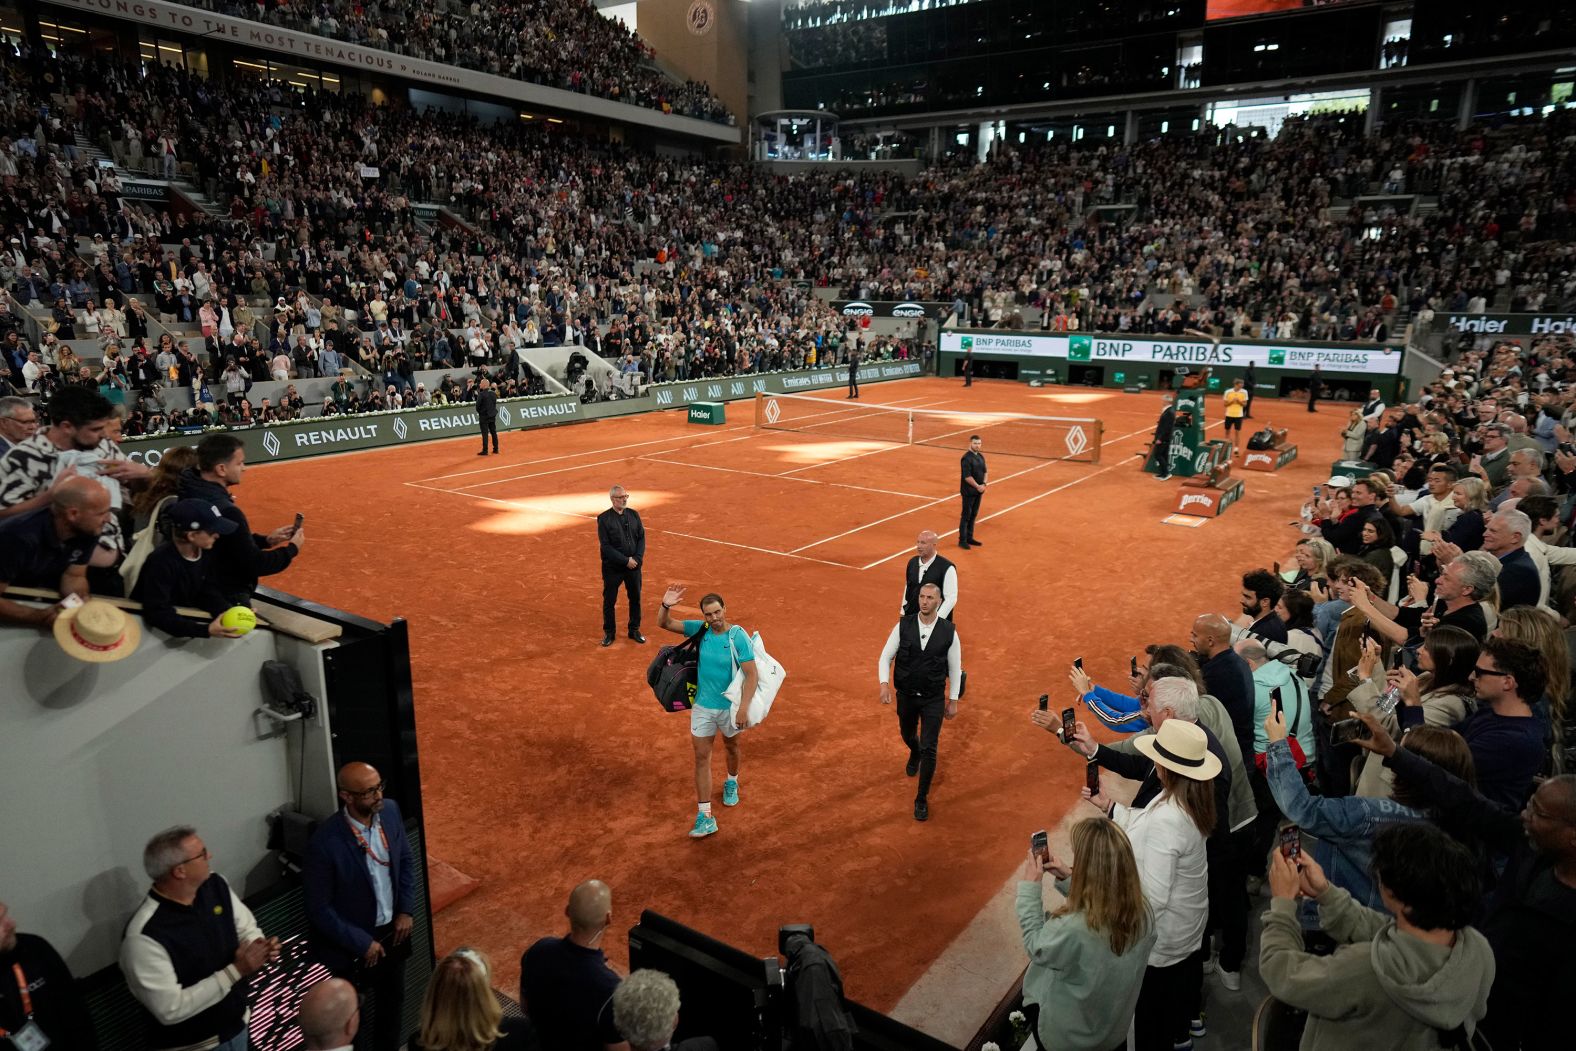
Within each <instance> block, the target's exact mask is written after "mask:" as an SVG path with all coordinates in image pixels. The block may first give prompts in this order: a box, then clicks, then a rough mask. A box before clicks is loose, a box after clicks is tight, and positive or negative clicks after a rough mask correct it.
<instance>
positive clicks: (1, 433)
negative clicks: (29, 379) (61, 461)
mask: <svg viewBox="0 0 1576 1051" xmlns="http://www.w3.org/2000/svg"><path fill="white" fill-rule="evenodd" d="M37 433H38V410H37V409H35V408H34V407H33V400H32V399H31V398H16V397H11V398H0V456H4V455H5V454H6V453H7V452H8V451H9V450H10V448H11V446H13V445H15V444H16V443H17V442H20V441H22V440H24V439H26V438H31V437H32V436H33V435H35V434H37Z"/></svg>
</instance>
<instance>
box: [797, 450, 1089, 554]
mask: <svg viewBox="0 0 1576 1051" xmlns="http://www.w3.org/2000/svg"><path fill="white" fill-rule="evenodd" d="M1061 462H1062V461H1060V460H1046V461H1044V462H1043V463H1037V464H1035V465H1034V466H1033V467H1025V468H1024V469H1023V470H1021V471H1017V472H1014V473H1013V474H1009V475H1007V476H1006V477H1005V478H1001V479H998V481H1002V482H1005V481H1008V480H1010V479H1013V478H1016V477H1018V475H1020V474H1028V473H1029V472H1031V471H1038V470H1040V469H1042V468H1045V467H1049V466H1051V464H1053V463H1061ZM959 495H960V494H958V493H948V494H947V495H946V496H938V497H936V498H935V499H934V500H930V501H928V502H926V503H923V504H920V505H919V506H918V507H911V508H909V509H908V510H907V511H899V512H898V513H897V514H895V515H887V516H886V517H885V518H878V519H877V520H876V521H874V522H869V523H867V524H865V525H862V526H855V527H854V528H852V529H849V530H845V531H844V532H841V533H838V534H837V535H836V536H829V537H827V538H826V539H825V540H817V541H816V542H815V543H813V544H805V545H804V546H803V547H796V548H794V549H793V550H792V551H790V552H789V554H798V553H799V552H800V551H808V550H809V549H810V548H812V547H820V546H821V545H822V544H830V543H831V542H832V541H834V540H841V539H842V538H843V537H845V536H852V535H853V534H855V533H862V532H864V531H865V530H866V529H870V528H871V527H873V526H878V525H881V524H882V523H884V522H890V521H892V519H894V518H902V517H903V516H904V515H911V514H913V513H914V512H915V511H923V510H924V509H925V508H927V507H935V506H936V505H937V504H944V503H946V502H947V501H948V500H955V499H957V498H958V496H959ZM953 532H957V530H955V529H954V530H953ZM894 557H895V556H894ZM883 561H884V560H883ZM861 568H863V569H869V568H870V567H869V566H863V567H861Z"/></svg>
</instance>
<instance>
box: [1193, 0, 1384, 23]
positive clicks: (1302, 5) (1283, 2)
mask: <svg viewBox="0 0 1576 1051" xmlns="http://www.w3.org/2000/svg"><path fill="white" fill-rule="evenodd" d="M1362 2H1363V0H1209V5H1208V6H1207V7H1205V8H1204V19H1205V21H1208V22H1215V21H1218V20H1220V19H1222V18H1246V17H1248V16H1249V15H1272V14H1277V13H1279V12H1282V11H1306V10H1308V9H1310V8H1315V7H1337V6H1340V5H1342V4H1357V3H1362Z"/></svg>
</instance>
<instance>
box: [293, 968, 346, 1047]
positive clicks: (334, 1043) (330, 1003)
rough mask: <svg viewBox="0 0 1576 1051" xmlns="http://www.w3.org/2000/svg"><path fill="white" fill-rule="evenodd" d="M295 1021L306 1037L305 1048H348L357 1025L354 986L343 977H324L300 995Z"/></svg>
mask: <svg viewBox="0 0 1576 1051" xmlns="http://www.w3.org/2000/svg"><path fill="white" fill-rule="evenodd" d="M296 1021H297V1023H298V1024H299V1025H300V1026H301V1035H303V1036H305V1037H306V1051H351V1047H352V1046H353V1045H354V1044H355V1040H356V1030H358V1029H360V1028H361V1004H360V1001H359V999H358V998H357V996H356V987H355V986H353V985H351V984H350V983H349V982H347V981H345V980H344V979H343V978H325V979H324V980H323V981H321V982H318V983H317V984H316V985H314V986H312V988H310V989H308V990H307V991H306V995H305V996H303V997H302V998H301V1014H300V1016H299V1017H298V1018H297V1019H296Z"/></svg>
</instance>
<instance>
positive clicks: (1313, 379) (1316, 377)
mask: <svg viewBox="0 0 1576 1051" xmlns="http://www.w3.org/2000/svg"><path fill="white" fill-rule="evenodd" d="M1323 393H1324V376H1323V375H1322V374H1321V370H1320V367H1319V366H1318V365H1315V366H1314V367H1313V372H1312V374H1311V375H1309V377H1308V411H1309V412H1318V411H1319V395H1320V394H1323Z"/></svg>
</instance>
